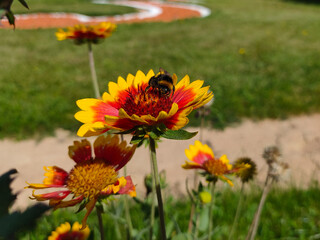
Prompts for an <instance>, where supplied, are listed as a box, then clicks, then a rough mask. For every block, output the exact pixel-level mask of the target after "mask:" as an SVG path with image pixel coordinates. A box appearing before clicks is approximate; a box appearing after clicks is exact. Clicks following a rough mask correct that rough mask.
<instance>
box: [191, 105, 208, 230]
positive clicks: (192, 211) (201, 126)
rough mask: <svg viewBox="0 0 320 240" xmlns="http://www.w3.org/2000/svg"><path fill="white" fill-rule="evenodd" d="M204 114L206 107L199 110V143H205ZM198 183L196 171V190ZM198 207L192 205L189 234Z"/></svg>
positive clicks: (194, 179)
mask: <svg viewBox="0 0 320 240" xmlns="http://www.w3.org/2000/svg"><path fill="white" fill-rule="evenodd" d="M204 112H205V109H204V107H201V108H200V109H199V114H200V119H201V122H200V130H199V141H200V142H202V141H203V129H204V120H205V119H204V117H205V116H204ZM198 182H199V177H198V171H197V170H195V171H194V175H193V187H194V189H196V188H197V186H198ZM195 208H196V206H195V204H194V203H192V205H191V210H190V218H189V225H188V232H189V233H191V231H192V226H193V215H194V214H195V210H196V209H195Z"/></svg>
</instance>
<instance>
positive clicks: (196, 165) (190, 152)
mask: <svg viewBox="0 0 320 240" xmlns="http://www.w3.org/2000/svg"><path fill="white" fill-rule="evenodd" d="M189 148H190V149H186V150H185V153H186V156H187V157H188V158H189V160H190V161H191V162H188V161H186V162H185V164H184V165H182V167H183V168H184V169H202V170H204V171H205V175H206V176H207V179H212V177H217V178H220V179H221V180H223V181H226V182H227V183H229V184H230V185H231V186H233V183H232V182H231V180H229V179H228V178H227V177H225V176H224V175H226V174H231V173H233V172H234V171H233V170H232V165H231V164H229V160H228V158H227V156H226V155H222V156H221V157H220V158H215V157H214V154H213V151H212V149H211V148H210V147H209V146H208V145H206V144H205V145H203V144H202V143H201V142H200V141H195V144H194V145H190V146H189Z"/></svg>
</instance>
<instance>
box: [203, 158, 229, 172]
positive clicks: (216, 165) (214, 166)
mask: <svg viewBox="0 0 320 240" xmlns="http://www.w3.org/2000/svg"><path fill="white" fill-rule="evenodd" d="M203 167H204V168H205V169H206V170H207V172H209V173H211V174H212V175H217V176H219V175H223V174H225V173H226V172H227V171H228V166H227V165H226V164H225V163H223V162H222V161H220V160H219V159H218V160H216V159H211V160H208V161H206V162H204V163H203Z"/></svg>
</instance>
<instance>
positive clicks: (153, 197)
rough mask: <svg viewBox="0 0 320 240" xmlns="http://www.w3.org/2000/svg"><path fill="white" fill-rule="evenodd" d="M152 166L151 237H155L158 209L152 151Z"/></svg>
mask: <svg viewBox="0 0 320 240" xmlns="http://www.w3.org/2000/svg"><path fill="white" fill-rule="evenodd" d="M150 166H151V176H152V178H151V184H152V190H151V212H150V230H149V239H150V240H152V239H153V226H154V215H155V209H156V202H155V197H156V185H155V181H154V176H153V175H154V167H153V164H152V153H151V151H150Z"/></svg>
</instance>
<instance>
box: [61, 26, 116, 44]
mask: <svg viewBox="0 0 320 240" xmlns="http://www.w3.org/2000/svg"><path fill="white" fill-rule="evenodd" d="M115 29H116V25H115V24H113V23H110V22H102V23H99V24H98V25H91V26H85V25H82V24H79V25H75V26H74V27H69V28H68V29H67V31H64V30H63V29H58V32H56V37H57V39H58V40H59V41H62V40H65V39H72V40H74V41H75V43H76V44H82V43H87V42H88V43H98V42H99V41H100V40H101V39H104V38H107V37H110V36H111V34H112V32H114V31H115Z"/></svg>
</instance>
